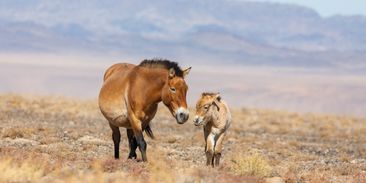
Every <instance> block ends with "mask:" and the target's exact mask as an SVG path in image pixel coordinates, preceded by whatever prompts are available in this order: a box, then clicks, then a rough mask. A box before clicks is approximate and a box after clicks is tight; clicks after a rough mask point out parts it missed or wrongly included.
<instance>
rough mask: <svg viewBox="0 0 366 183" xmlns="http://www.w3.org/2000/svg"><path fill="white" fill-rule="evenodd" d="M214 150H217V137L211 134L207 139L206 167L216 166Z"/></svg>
mask: <svg viewBox="0 0 366 183" xmlns="http://www.w3.org/2000/svg"><path fill="white" fill-rule="evenodd" d="M214 148H215V135H214V134H212V133H210V134H209V135H208V136H207V139H206V158H207V161H206V165H207V166H209V165H212V166H214V164H213V161H214V152H215V151H214Z"/></svg>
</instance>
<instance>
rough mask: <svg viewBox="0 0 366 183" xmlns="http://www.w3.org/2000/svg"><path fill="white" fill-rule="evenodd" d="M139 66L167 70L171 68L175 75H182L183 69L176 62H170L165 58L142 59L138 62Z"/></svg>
mask: <svg viewBox="0 0 366 183" xmlns="http://www.w3.org/2000/svg"><path fill="white" fill-rule="evenodd" d="M139 66H140V67H147V68H165V69H167V70H169V69H171V68H173V69H174V71H175V75H176V76H179V77H183V71H182V69H181V68H180V67H179V65H178V63H177V62H172V61H170V60H166V59H150V60H147V59H145V60H143V61H142V62H141V63H140V64H139Z"/></svg>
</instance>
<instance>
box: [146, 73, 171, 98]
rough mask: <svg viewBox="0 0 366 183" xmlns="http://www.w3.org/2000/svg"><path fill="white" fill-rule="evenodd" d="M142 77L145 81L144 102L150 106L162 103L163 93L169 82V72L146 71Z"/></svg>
mask: <svg viewBox="0 0 366 183" xmlns="http://www.w3.org/2000/svg"><path fill="white" fill-rule="evenodd" d="M141 76H143V80H144V84H143V87H142V90H143V92H142V93H144V94H143V95H142V97H143V98H144V100H145V101H146V102H148V103H149V105H151V104H157V103H159V102H161V100H162V99H161V91H162V89H163V87H164V85H165V83H166V82H167V71H166V73H165V72H164V70H163V71H162V70H161V69H148V70H147V69H145V70H143V71H142V74H141ZM152 79H153V81H152Z"/></svg>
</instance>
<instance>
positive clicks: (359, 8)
mask: <svg viewBox="0 0 366 183" xmlns="http://www.w3.org/2000/svg"><path fill="white" fill-rule="evenodd" d="M255 1H270V2H280V3H291V4H298V5H303V6H307V7H310V8H313V9H315V10H316V11H317V12H318V13H319V14H320V15H322V16H332V15H336V14H342V15H356V14H362V15H366V0H255Z"/></svg>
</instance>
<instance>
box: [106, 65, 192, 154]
mask: <svg viewBox="0 0 366 183" xmlns="http://www.w3.org/2000/svg"><path fill="white" fill-rule="evenodd" d="M190 69H191V68H188V69H185V70H182V69H181V68H180V67H179V66H178V64H177V63H176V62H171V61H169V60H144V61H142V62H141V63H140V64H139V65H133V64H128V63H119V64H115V65H113V66H111V67H110V68H108V69H107V71H106V72H105V74H104V83H103V86H102V89H101V90H100V93H99V108H100V110H101V112H102V113H103V115H104V117H105V118H106V119H107V120H108V122H109V126H110V127H111V129H112V139H113V142H114V157H115V158H116V159H118V158H119V143H120V138H121V134H120V131H119V127H124V128H127V137H128V143H129V147H130V153H129V156H128V158H129V159H132V158H134V159H135V158H136V149H137V147H139V149H140V151H141V157H142V160H143V161H147V157H146V148H147V144H146V142H145V140H144V136H143V133H142V132H143V131H145V132H146V133H147V135H148V136H150V137H152V138H153V137H154V136H153V133H152V131H151V128H150V125H149V123H150V121H151V120H152V119H153V118H154V116H155V114H156V111H157V108H158V103H160V102H161V101H163V103H164V104H165V105H166V106H167V107H168V109H169V111H170V112H171V114H172V115H173V116H174V117H175V118H176V120H177V123H179V124H183V123H184V122H186V121H187V120H188V116H189V112H188V110H187V102H186V94H187V90H188V86H187V84H186V82H185V81H184V77H185V76H186V75H187V74H188V73H189V71H190Z"/></svg>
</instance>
